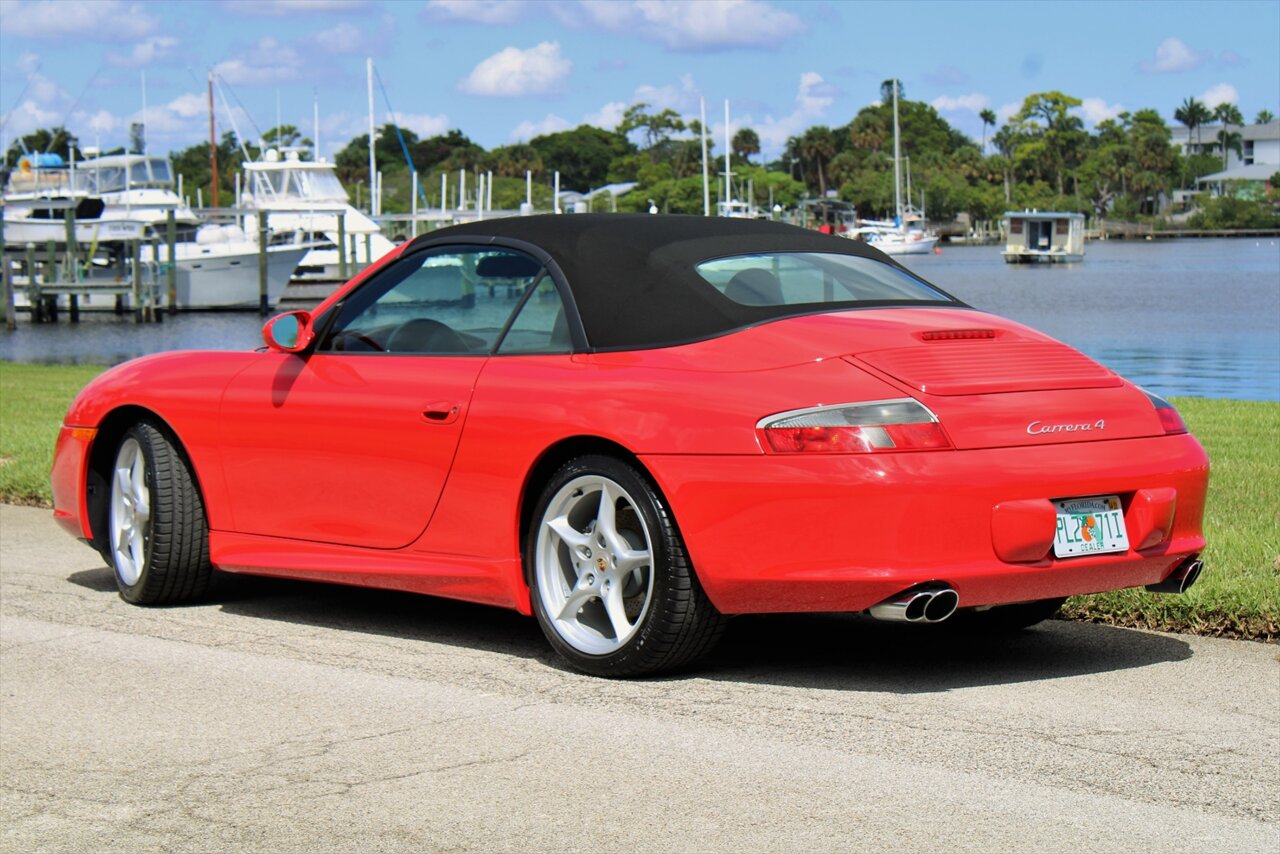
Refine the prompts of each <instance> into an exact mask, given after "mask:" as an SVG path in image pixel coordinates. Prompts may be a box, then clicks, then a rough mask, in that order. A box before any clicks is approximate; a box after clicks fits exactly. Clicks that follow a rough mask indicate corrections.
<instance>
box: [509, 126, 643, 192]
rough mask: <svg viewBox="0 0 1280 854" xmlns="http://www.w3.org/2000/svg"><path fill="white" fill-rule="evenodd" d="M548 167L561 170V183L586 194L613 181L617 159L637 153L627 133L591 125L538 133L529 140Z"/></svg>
mask: <svg viewBox="0 0 1280 854" xmlns="http://www.w3.org/2000/svg"><path fill="white" fill-rule="evenodd" d="M529 145H530V146H532V147H533V148H534V149H535V150H536V151H537V152H538V154H539V155H541V157H542V162H543V164H545V166H546V168H548V169H558V170H559V171H560V185H561V186H562V187H564V188H565V189H567V190H577V191H578V192H581V193H585V192H587V191H589V190H591V189H593V188H595V187H599V186H602V185H604V184H605V183H607V182H608V181H609V167H610V165H611V164H612V163H613V162H614V160H616V159H618V158H620V157H624V156H626V155H629V154H634V153H635V146H634V145H632V144H631V143H630V142H629V141H628V140H627V138H626V137H625V136H623V135H622V134H619V133H615V132H613V131H607V130H601V129H600V128H598V127H593V126H591V125H579V126H578V127H576V128H574V129H573V130H565V131H559V132H557V133H550V134H545V135H543V136H535V137H534V138H533V139H531V140H529Z"/></svg>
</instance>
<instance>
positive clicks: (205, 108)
mask: <svg viewBox="0 0 1280 854" xmlns="http://www.w3.org/2000/svg"><path fill="white" fill-rule="evenodd" d="M165 107H166V108H167V109H169V110H171V111H172V112H173V113H175V114H176V115H179V116H182V117H183V118H184V119H189V118H191V117H192V116H203V115H207V114H208V112H209V97H208V95H204V94H201V93H199V92H188V93H187V94H185V95H179V96H178V97H176V98H174V99H173V100H172V101H170V102H169V103H168V104H165Z"/></svg>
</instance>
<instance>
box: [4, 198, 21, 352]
mask: <svg viewBox="0 0 1280 854" xmlns="http://www.w3.org/2000/svg"><path fill="white" fill-rule="evenodd" d="M0 263H2V264H3V267H2V268H0V285H3V286H4V328H5V329H7V330H9V331H10V332H13V331H14V330H15V329H17V328H18V313H17V311H16V310H15V308H14V304H13V269H12V266H11V265H10V264H9V256H8V255H6V254H4V205H2V204H0Z"/></svg>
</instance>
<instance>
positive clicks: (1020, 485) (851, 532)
mask: <svg viewBox="0 0 1280 854" xmlns="http://www.w3.org/2000/svg"><path fill="white" fill-rule="evenodd" d="M354 286H355V283H353V284H352V285H350V286H348V287H354ZM342 293H343V292H342V291H340V292H339V293H338V294H335V296H334V297H333V298H331V300H330V301H328V302H329V303H331V302H332V301H333V300H336V299H340V298H341V296H342ZM979 327H980V328H983V329H988V328H989V329H992V330H995V331H996V333H998V334H997V335H996V336H995V337H994V338H991V339H985V340H976V341H948V340H940V341H934V342H928V343H925V342H922V341H921V339H920V338H919V337H918V336H919V335H920V333H921V332H922V331H924V330H933V331H947V330H964V329H974V328H979ZM1018 342H1023V344H1026V343H1027V342H1031V343H1032V344H1034V347H1032V349H1036V350H1037V352H1040V353H1042V354H1043V353H1048V354H1049V356H1047V357H1046V358H1049V359H1050V360H1052V359H1054V358H1058V356H1056V355H1053V354H1054V353H1059V355H1060V352H1059V351H1057V350H1055V349H1054V348H1062V349H1065V348H1063V345H1059V344H1056V342H1053V341H1052V340H1051V339H1049V338H1047V337H1045V336H1043V335H1040V334H1039V333H1036V332H1034V331H1032V330H1029V329H1026V328H1025V327H1022V326H1020V325H1018V324H1016V323H1012V322H1010V321H1007V320H1003V319H1000V318H997V317H994V316H991V315H987V314H984V313H981V312H976V311H973V310H968V309H945V308H901V309H898V308H895V309H874V310H863V311H846V312H840V313H833V314H819V315H811V316H805V317H796V318H790V319H786V320H778V321H774V322H771V323H766V324H762V325H760V326H757V327H754V328H750V329H745V330H742V331H739V332H736V333H733V334H730V335H726V336H723V337H720V338H716V339H712V340H708V341H701V342H697V343H693V344H688V345H684V346H679V347H669V348H664V349H657V350H648V351H632V352H617V353H596V354H580V355H576V356H563V355H561V356H550V355H548V356H495V357H489V358H484V357H469V356H453V357H447V356H443V357H423V356H391V355H387V354H372V355H359V354H328V355H326V354H320V355H316V354H312V355H309V356H294V355H288V354H282V353H275V352H265V353H264V352H255V353H172V354H165V355H161V356H154V357H149V358H146V359H140V360H136V361H134V362H130V363H127V364H125V365H122V366H120V367H118V368H115V369H113V370H111V371H108V372H107V373H105V374H103V375H102V376H101V377H100V378H98V379H97V380H95V381H94V382H93V383H91V384H90V385H89V386H88V387H87V388H86V389H85V391H84V392H82V393H81V395H80V396H79V397H78V398H77V400H76V402H75V403H74V404H73V405H72V408H71V410H70V412H69V413H68V416H67V424H68V425H76V426H86V427H94V426H98V425H99V424H101V423H102V421H103V419H104V418H106V417H107V416H108V415H109V414H110V413H111V412H112V411H114V410H117V409H118V408H119V407H124V406H130V407H141V408H143V409H145V410H147V411H149V412H151V413H154V415H155V417H157V418H159V419H160V420H162V421H163V422H164V423H165V424H167V425H168V426H169V428H170V429H171V430H172V431H173V432H174V433H175V434H176V435H177V436H178V438H179V440H180V442H181V443H182V445H183V447H184V448H185V450H186V451H187V453H188V455H189V456H190V458H191V461H192V463H193V466H194V469H195V472H196V476H197V479H198V481H199V485H200V488H201V490H202V491H203V494H204V496H205V503H206V507H207V511H208V517H209V523H210V528H211V531H212V533H211V537H210V546H211V556H212V559H213V561H214V563H215V565H217V566H219V567H220V568H222V569H225V570H228V571H235V572H252V573H260V574H268V575H279V576H288V577H296V578H307V579H318V580H326V581H334V582H338V583H345V584H360V585H369V586H377V587H387V588H395V589H404V590H413V591H418V592H424V593H433V594H436V595H442V596H451V597H456V598H461V599H467V600H471V601H476V602H484V603H489V604H495V605H502V606H505V607H515V608H517V609H519V610H521V611H522V612H524V613H528V612H529V593H528V590H527V588H526V587H525V585H524V582H523V577H522V572H521V550H520V518H521V510H522V507H523V506H524V505H525V502H527V501H529V500H532V499H533V498H536V495H534V494H532V492H533V491H536V490H538V489H539V488H540V486H539V485H538V484H529V483H528V482H527V479H528V477H529V473H530V472H531V471H532V470H533V469H534V467H535V466H536V465H537V464H538V462H539V461H540V460H541V459H542V458H543V456H544V455H545V454H546V453H547V452H548V450H549V449H551V448H553V447H554V446H556V445H557V443H561V442H565V441H572V440H575V439H577V438H581V437H590V438H593V439H598V440H606V441H609V442H612V443H614V444H616V445H618V446H620V447H621V448H623V449H625V451H626V452H628V453H630V454H633V455H635V456H637V457H638V458H639V459H640V461H641V463H642V464H643V465H644V466H646V467H647V469H648V470H649V472H650V473H651V474H652V475H653V477H654V479H655V480H656V481H657V483H658V484H659V486H660V487H661V489H662V491H663V492H664V494H665V496H666V498H667V500H668V502H669V504H670V506H671V508H672V511H673V514H674V517H675V519H676V521H677V523H678V524H679V526H680V528H681V532H682V534H683V536H684V539H685V542H686V544H687V545H688V548H689V551H690V554H691V556H692V559H693V564H694V567H695V569H696V571H697V573H698V576H699V578H700V579H701V581H702V583H703V585H704V587H705V588H706V590H707V592H708V595H709V596H710V597H711V599H712V601H713V602H714V603H715V604H716V606H717V607H719V608H721V609H722V610H724V611H726V612H747V611H797V610H861V609H864V608H866V607H868V606H870V605H872V604H875V603H876V602H879V601H881V600H883V599H885V598H887V597H888V596H890V595H892V594H894V593H896V592H898V591H900V590H902V589H903V588H905V587H907V586H910V585H912V584H914V583H917V582H920V581H929V580H942V581H947V582H949V583H951V584H953V585H954V586H955V588H956V590H957V591H958V592H959V594H960V600H961V605H983V604H998V603H1002V602H1014V601H1024V600H1028V599H1036V598H1045V597H1049V596H1057V595H1065V594H1068V593H1084V592H1093V591H1097V590H1106V589H1116V588H1121V587H1131V586H1135V585H1140V584H1146V583H1150V582H1153V581H1159V580H1161V579H1162V578H1163V577H1164V576H1165V575H1167V574H1168V572H1169V571H1170V570H1171V569H1172V567H1173V566H1174V565H1175V564H1176V563H1177V562H1178V561H1179V560H1181V559H1182V558H1183V557H1184V556H1186V555H1190V554H1194V553H1196V552H1198V551H1199V550H1200V549H1201V548H1203V545H1204V540H1203V537H1202V536H1201V529H1200V525H1201V516H1202V512H1203V503H1204V492H1205V486H1206V482H1207V473H1208V462H1207V460H1206V458H1205V456H1204V453H1203V450H1202V449H1201V448H1200V446H1199V445H1198V444H1197V443H1196V442H1195V440H1194V439H1193V438H1191V437H1190V436H1186V435H1182V436H1165V435H1164V430H1163V428H1162V426H1161V424H1160V420H1159V418H1158V416H1157V415H1156V414H1155V411H1154V409H1153V408H1152V406H1151V404H1150V403H1149V402H1148V401H1147V399H1146V398H1145V396H1144V395H1143V394H1142V393H1141V392H1140V391H1139V390H1137V389H1136V388H1135V387H1133V386H1132V385H1130V384H1128V383H1125V382H1124V381H1122V380H1119V379H1112V378H1113V377H1114V375H1111V374H1110V373H1109V372H1105V369H1100V370H1103V373H1097V374H1095V375H1094V376H1095V379H1096V380H1097V381H1096V382H1095V383H1094V387H1090V388H1081V387H1075V388H1069V389H1060V390H1055V391H1044V390H1036V391H1027V390H1019V389H1025V388H1026V386H1027V383H1028V382H1030V381H1029V380H1027V378H1026V377H1023V378H1022V379H1019V378H1018V377H1017V376H1016V375H1015V374H1016V372H1013V371H1009V372H1006V375H1005V376H1004V378H1003V379H1002V380H1001V382H1002V383H1004V385H1000V386H992V385H990V384H988V385H987V386H984V387H982V388H983V392H984V393H982V394H960V393H958V392H956V389H957V388H960V386H957V385H956V383H960V382H970V381H971V379H972V378H970V380H966V379H965V378H964V377H963V376H960V375H959V374H957V375H956V376H959V379H956V378H955V377H953V379H952V385H951V386H949V387H948V386H944V389H946V390H949V391H951V392H956V393H950V394H945V395H942V394H930V393H926V392H922V391H921V390H920V389H919V388H918V387H915V388H913V387H912V385H911V384H910V382H909V380H910V381H911V382H916V383H917V384H919V383H921V382H923V384H924V387H925V388H929V387H930V381H929V380H928V378H927V377H926V378H925V379H924V380H923V381H922V380H921V379H920V376H919V375H918V371H917V372H916V373H911V372H907V371H904V370H902V369H900V367H899V366H898V365H897V363H893V364H889V363H885V362H883V360H882V361H881V363H880V365H879V367H875V368H873V367H871V366H870V365H868V364H866V363H865V362H862V361H860V359H861V358H862V355H860V354H867V353H875V352H883V351H892V350H895V349H901V348H905V347H911V346H915V347H920V348H925V347H936V348H939V349H938V351H937V352H940V353H941V352H944V349H943V348H948V347H953V348H954V347H958V346H963V347H965V348H969V350H974V351H975V352H976V348H978V347H993V348H999V347H1010V346H1011V345H1012V346H1013V349H1011V350H1009V351H1001V352H1013V350H1016V349H1017V348H1018V347H1022V346H1023V345H1022V344H1019V343H1018ZM1028 346H1030V345H1028ZM1023 349H1026V347H1024V348H1023ZM950 352H960V351H958V350H953V351H950ZM966 352H967V351H966ZM983 352H986V351H983ZM975 358H976V357H975ZM985 358H986V357H985V356H983V357H982V358H981V359H979V361H982V359H985ZM1064 358H1066V359H1067V361H1071V359H1070V358H1067V357H1064ZM1085 361H1086V362H1087V360H1085ZM1072 364H1074V365H1075V367H1074V368H1072V371H1073V372H1074V373H1073V375H1074V376H1083V375H1085V374H1088V373H1089V371H1093V370H1095V369H1094V368H1088V367H1082V366H1081V364H1080V363H1079V362H1078V361H1077V362H1073V363H1072ZM1089 364H1092V363H1089ZM917 367H918V366H917ZM890 369H892V370H890ZM913 370H914V369H913ZM893 371H897V372H898V373H900V374H902V376H901V377H899V376H895V375H894V373H893ZM996 388H999V389H1000V390H999V391H995V390H993V389H996ZM935 390H936V389H935ZM905 396H914V397H916V398H917V399H919V400H921V401H922V402H923V403H925V404H926V405H927V406H928V407H930V409H931V410H933V411H934V412H935V414H937V415H938V417H939V419H940V421H941V423H942V425H943V428H944V429H945V430H946V431H947V433H948V435H949V436H950V438H951V440H952V441H953V443H954V444H955V445H956V446H957V449H955V450H946V451H921V452H915V453H881V454H867V455H830V454H814V455H796V454H790V455H787V454H775V453H765V451H764V450H763V449H762V448H761V445H760V442H759V439H758V437H757V433H756V429H755V425H756V423H757V422H758V421H759V420H760V419H761V418H764V417H766V416H769V415H772V414H775V413H778V412H783V411H789V410H794V409H800V408H805V407H812V406H820V405H827V404H840V403H851V402H858V401H867V400H886V399H892V398H901V397H905ZM443 404H456V405H457V406H458V415H457V416H456V417H452V418H440V419H433V418H430V417H423V412H425V411H427V410H431V411H440V410H441V407H442V406H443ZM1037 421H1038V422H1040V423H1041V424H1046V425H1050V426H1052V425H1057V424H1063V425H1068V424H1082V423H1089V424H1090V425H1093V424H1094V423H1095V422H1097V421H1103V422H1105V424H1104V425H1103V426H1101V427H1097V428H1096V429H1095V428H1093V427H1091V429H1090V430H1076V431H1057V432H1048V433H1044V432H1036V431H1035V430H1029V429H1028V428H1029V425H1031V424H1032V423H1033V422H1037ZM65 432H66V431H64V433H65ZM88 450H89V447H88V444H87V443H84V442H80V441H78V440H74V439H71V438H68V437H66V436H62V437H60V439H59V443H58V448H57V452H56V458H55V465H54V474H53V479H54V494H55V504H56V506H57V511H56V512H57V514H58V518H59V521H60V522H61V523H62V524H63V525H64V526H65V527H67V528H68V529H69V530H72V531H73V532H76V533H77V535H79V536H86V535H88V532H89V520H88V519H87V517H86V508H85V501H84V498H83V496H84V489H85V473H86V465H85V460H86V455H87V453H88ZM1099 494H1119V495H1121V496H1122V497H1123V499H1124V501H1125V502H1126V519H1127V523H1128V524H1129V526H1130V532H1131V540H1132V542H1133V545H1134V546H1135V547H1138V546H1140V545H1141V544H1142V543H1143V541H1144V540H1146V539H1147V538H1148V536H1149V535H1154V532H1155V531H1156V530H1161V531H1162V532H1163V533H1165V534H1167V536H1163V537H1161V538H1160V539H1158V540H1157V541H1155V543H1154V544H1153V545H1151V546H1150V547H1148V548H1144V549H1143V550H1141V551H1131V552H1130V553H1128V554H1123V555H1107V556H1101V557H1086V558H1075V559H1071V560H1063V561H1057V560H1053V559H1051V558H1045V557H1044V554H1046V553H1047V548H1046V549H1045V550H1044V551H1042V552H1041V553H1040V556H1038V557H1037V556H1035V555H1034V554H1033V553H1034V552H1035V551H1036V550H1037V549H1039V548H1040V547H1041V538H1043V537H1044V536H1046V535H1045V534H1044V533H1043V521H1037V514H1036V512H1034V511H1032V512H1030V513H1029V514H1017V513H1015V514H1013V515H1014V516H1015V517H1017V518H1013V517H1011V519H1012V521H1002V514H1001V513H1000V512H998V511H997V510H996V508H998V507H1001V506H1005V505H1010V504H1017V503H1018V502H1044V501H1047V500H1048V499H1050V498H1062V497H1074V496H1086V495H1099ZM1038 518H1039V519H1040V520H1043V519H1044V518H1045V517H1044V514H1043V512H1041V513H1040V514H1039V517H1038ZM993 526H995V527H994V528H993ZM1048 536H1049V537H1051V536H1052V533H1051V532H1049V534H1048ZM1016 558H1029V561H1024V562H1018V561H1017V560H1015V559H1016Z"/></svg>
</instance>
